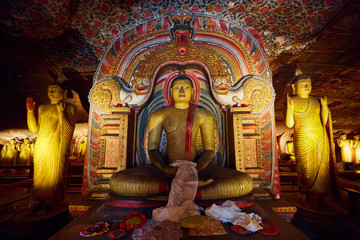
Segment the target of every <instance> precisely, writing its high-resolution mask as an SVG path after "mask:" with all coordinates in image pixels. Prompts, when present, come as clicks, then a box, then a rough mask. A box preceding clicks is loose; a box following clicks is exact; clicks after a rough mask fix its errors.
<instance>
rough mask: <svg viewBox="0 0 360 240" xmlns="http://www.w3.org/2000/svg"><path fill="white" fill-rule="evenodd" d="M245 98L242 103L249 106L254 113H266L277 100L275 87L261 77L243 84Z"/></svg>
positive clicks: (253, 78)
mask: <svg viewBox="0 0 360 240" xmlns="http://www.w3.org/2000/svg"><path fill="white" fill-rule="evenodd" d="M242 87H243V92H244V98H243V99H241V103H244V104H245V105H248V107H249V108H250V109H251V110H252V112H253V113H258V112H264V111H265V110H267V109H268V108H269V107H270V106H271V105H272V104H273V102H274V100H275V91H274V89H273V87H272V86H271V85H270V84H269V83H268V82H266V81H265V80H262V79H261V78H259V77H252V78H251V79H248V80H247V81H246V82H245V83H244V84H243V86H242Z"/></svg>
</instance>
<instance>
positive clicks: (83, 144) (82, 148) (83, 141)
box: [78, 137, 87, 156]
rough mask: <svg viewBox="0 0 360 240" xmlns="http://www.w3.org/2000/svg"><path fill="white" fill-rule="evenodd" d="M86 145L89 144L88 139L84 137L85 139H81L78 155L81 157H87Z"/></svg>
mask: <svg viewBox="0 0 360 240" xmlns="http://www.w3.org/2000/svg"><path fill="white" fill-rule="evenodd" d="M86 143H87V137H84V138H83V139H81V142H80V143H79V148H78V155H79V156H84V155H85V151H86Z"/></svg>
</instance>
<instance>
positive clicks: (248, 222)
mask: <svg viewBox="0 0 360 240" xmlns="http://www.w3.org/2000/svg"><path fill="white" fill-rule="evenodd" d="M205 214H206V215H207V216H209V217H211V218H214V219H218V220H220V221H222V222H231V223H232V224H233V225H240V226H242V227H244V228H246V229H247V230H249V231H252V232H256V231H257V230H260V229H262V227H261V226H260V223H261V217H260V216H259V215H257V214H255V213H250V214H247V213H244V212H242V211H241V209H240V208H239V207H238V206H236V204H235V203H234V202H233V201H230V200H227V201H225V202H223V204H221V206H218V205H216V204H213V205H211V206H210V207H208V208H207V209H205Z"/></svg>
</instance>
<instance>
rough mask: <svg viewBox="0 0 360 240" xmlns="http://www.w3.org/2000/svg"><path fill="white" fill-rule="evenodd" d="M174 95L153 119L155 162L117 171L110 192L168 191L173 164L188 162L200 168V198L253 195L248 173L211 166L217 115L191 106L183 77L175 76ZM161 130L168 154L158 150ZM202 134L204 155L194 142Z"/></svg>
mask: <svg viewBox="0 0 360 240" xmlns="http://www.w3.org/2000/svg"><path fill="white" fill-rule="evenodd" d="M170 92H171V96H172V99H173V100H174V103H175V104H174V105H173V106H170V107H166V108H162V109H159V110H157V111H155V112H154V113H153V114H152V115H151V116H150V119H149V136H148V154H149V158H150V160H151V162H152V164H147V165H145V166H140V167H135V168H130V169H126V170H123V171H120V172H117V173H115V174H114V175H113V176H112V177H111V179H110V188H111V189H112V190H113V191H114V192H115V193H117V194H119V195H125V196H146V195H151V194H156V193H161V192H169V190H170V184H171V180H172V178H173V177H174V175H175V174H176V172H177V168H175V167H172V166H171V164H172V163H174V162H175V161H176V160H188V161H193V162H195V163H196V164H197V166H196V169H197V170H198V176H199V188H198V193H197V199H204V200H207V199H223V198H233V197H239V196H244V195H246V194H248V193H250V192H251V191H252V189H253V180H252V178H251V177H250V176H249V175H248V174H246V173H243V172H239V171H236V170H234V169H229V168H224V167H219V166H213V165H210V162H211V160H212V159H213V156H214V154H215V134H214V124H215V123H214V117H213V116H212V114H211V113H210V112H209V111H208V110H206V109H202V108H198V107H197V106H194V105H191V104H190V100H191V98H192V96H193V85H192V81H191V79H190V78H189V77H187V76H185V75H180V76H178V77H176V78H174V80H173V82H172V86H171V89H170ZM163 130H164V131H165V133H166V139H167V148H166V155H165V156H163V155H162V154H161V152H160V150H159V146H160V141H161V135H162V131H163ZM198 132H200V134H201V141H202V145H203V151H202V152H201V153H198V149H197V144H196V141H197V134H198Z"/></svg>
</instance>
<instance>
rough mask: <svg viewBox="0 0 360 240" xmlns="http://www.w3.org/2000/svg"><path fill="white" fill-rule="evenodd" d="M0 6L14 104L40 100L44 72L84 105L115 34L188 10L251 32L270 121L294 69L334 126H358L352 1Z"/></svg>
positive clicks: (42, 0) (359, 24)
mask: <svg viewBox="0 0 360 240" xmlns="http://www.w3.org/2000/svg"><path fill="white" fill-rule="evenodd" d="M0 9H1V10H0V23H1V24H0V31H1V38H2V39H1V44H2V50H1V53H0V57H1V58H0V59H1V64H2V68H3V71H2V73H1V80H0V84H1V88H2V90H1V92H5V91H6V93H7V94H8V95H10V94H11V96H9V97H6V96H7V95H6V94H5V95H4V94H1V93H0V101H6V100H7V99H8V100H9V102H12V103H13V105H14V104H15V105H16V103H17V102H19V103H18V105H19V106H20V105H21V104H22V102H21V101H24V98H25V97H26V95H35V96H38V97H39V101H38V102H39V103H41V102H42V101H45V100H46V95H45V96H44V97H42V98H41V97H40V96H41V95H42V92H39V90H38V89H40V88H46V86H47V84H48V83H49V78H52V79H58V81H65V83H66V84H67V85H68V86H70V87H73V89H74V90H75V91H76V92H77V93H78V94H79V98H80V99H81V103H82V104H83V106H84V108H85V109H87V106H88V105H86V104H87V93H88V91H89V89H90V88H91V86H92V77H93V75H94V73H95V71H96V69H97V67H98V64H99V62H100V61H101V59H102V57H103V55H104V54H105V52H106V50H107V48H108V46H109V45H111V44H112V42H113V41H114V40H115V39H116V37H117V36H119V34H121V33H123V32H125V31H126V30H128V29H130V28H131V27H133V26H137V25H139V24H142V23H144V22H146V21H148V20H151V19H156V18H160V17H164V16H165V15H168V14H172V13H179V12H185V13H191V12H193V13H196V14H199V15H206V16H212V17H216V18H221V19H226V20H227V21H230V22H232V23H234V24H236V25H238V26H241V27H244V28H250V27H252V28H254V29H255V30H256V31H257V32H258V35H259V38H260V40H261V42H262V44H263V46H264V48H265V51H266V53H267V56H268V59H269V63H270V67H271V70H272V71H273V85H274V88H275V91H276V94H277V96H276V102H275V110H276V120H278V121H282V120H283V106H284V99H285V96H286V92H287V91H290V84H289V83H290V82H291V79H292V78H293V75H294V72H295V69H296V68H297V67H300V68H301V70H302V71H303V73H304V74H306V75H309V76H310V77H311V78H312V80H313V94H314V95H316V96H318V97H322V96H327V97H328V101H329V105H330V109H331V111H332V113H333V120H334V124H335V125H337V126H338V129H341V128H344V129H345V128H346V129H358V130H360V111H359V110H360V97H359V91H360V88H359V86H360V84H359V83H360V79H359V76H360V74H359V73H360V61H359V60H358V56H359V50H358V48H359V47H358V45H359V41H358V37H359V32H360V31H359V30H360V29H359V28H360V20H359V17H360V16H359V12H360V3H359V2H358V1H355V0H352V1H349V0H315V1H310V0H243V1H241V0H237V1H235V0H233V1H231V0H230V1H221V0H171V1H162V0H143V1H142V0H139V1H135V0H127V1H115V0H112V1H111V0H80V1H74V0H56V1H55V0H3V1H1V3H0ZM11 56H12V57H11ZM40 65H41V67H39V66H40ZM45 75H46V76H45ZM34 82H35V83H34ZM19 85H20V86H21V89H20V90H18V89H17V88H16V87H17V86H19ZM16 94H20V95H21V96H18V97H14V95H16ZM20 102H21V103H20ZM22 105H24V104H22ZM22 105H21V106H22ZM14 108H16V107H7V108H6V107H5V108H3V109H2V110H0V111H2V112H4V111H7V112H9V111H12V110H13V109H14ZM8 115H9V114H8ZM9 117H10V119H11V116H9ZM21 117H22V115H20V116H19V117H17V118H21ZM83 120H84V121H86V117H83ZM8 122H9V121H7V125H8ZM12 122H14V123H18V122H20V121H18V120H14V121H12ZM2 123H3V124H5V122H4V121H3V122H2ZM5 127H7V126H5ZM11 127H13V126H11Z"/></svg>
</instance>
